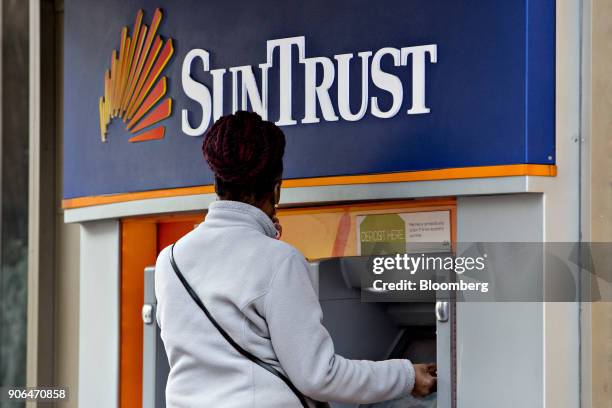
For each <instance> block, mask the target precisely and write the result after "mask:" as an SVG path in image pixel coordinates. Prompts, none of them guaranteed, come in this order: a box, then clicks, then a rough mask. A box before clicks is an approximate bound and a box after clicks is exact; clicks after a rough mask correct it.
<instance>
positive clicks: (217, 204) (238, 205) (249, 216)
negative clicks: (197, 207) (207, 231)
mask: <svg viewBox="0 0 612 408" xmlns="http://www.w3.org/2000/svg"><path fill="white" fill-rule="evenodd" d="M209 219H210V220H211V221H213V220H215V221H216V220H219V221H229V223H231V221H232V220H233V221H236V222H243V223H247V224H249V225H250V226H253V227H254V228H256V229H257V230H259V231H260V232H262V233H264V234H265V235H267V236H269V237H270V238H274V237H276V227H274V223H273V222H272V220H271V219H270V217H268V216H267V215H266V213H264V212H263V211H261V210H260V209H259V208H257V207H254V206H252V205H250V204H247V203H243V202H240V201H230V200H217V201H214V202H212V203H211V204H210V205H209V206H208V214H207V215H206V220H209Z"/></svg>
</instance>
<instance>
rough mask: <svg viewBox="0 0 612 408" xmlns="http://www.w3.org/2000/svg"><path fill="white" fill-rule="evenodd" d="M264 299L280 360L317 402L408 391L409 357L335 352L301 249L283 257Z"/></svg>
mask: <svg viewBox="0 0 612 408" xmlns="http://www.w3.org/2000/svg"><path fill="white" fill-rule="evenodd" d="M264 304H265V318H266V321H267V323H268V327H269V330H270V337H271V341H272V346H273V347H274V351H275V353H276V355H277V357H278V360H279V363H280V365H281V367H282V368H283V370H284V371H285V373H286V374H287V376H288V377H289V378H290V379H291V381H292V382H293V383H294V385H295V386H296V387H297V388H298V389H299V390H300V391H301V392H302V393H303V394H304V395H306V396H308V397H310V398H313V399H315V400H318V401H335V402H344V403H359V404H367V403H373V402H379V401H386V400H391V399H395V398H399V397H403V396H406V395H408V394H409V393H410V392H411V391H412V388H413V386H414V368H413V366H412V363H410V361H408V360H387V361H379V362H375V361H366V360H349V359H346V358H343V357H341V356H339V355H337V354H335V351H334V344H333V342H332V339H331V337H330V335H329V333H328V332H327V330H326V329H325V327H324V326H323V324H322V318H323V313H322V311H321V306H320V304H319V299H318V297H317V295H316V293H315V291H314V288H313V287H312V284H311V282H310V279H309V277H308V265H307V264H306V260H305V259H304V258H303V257H302V256H301V255H300V254H297V253H296V254H294V255H292V256H290V257H289V258H287V259H286V260H285V261H284V262H283V264H282V266H281V267H280V268H279V270H278V271H277V272H276V275H275V276H274V278H273V279H272V282H271V284H270V287H269V290H268V293H267V295H266V298H265V303H264ZM356 341H358V340H356Z"/></svg>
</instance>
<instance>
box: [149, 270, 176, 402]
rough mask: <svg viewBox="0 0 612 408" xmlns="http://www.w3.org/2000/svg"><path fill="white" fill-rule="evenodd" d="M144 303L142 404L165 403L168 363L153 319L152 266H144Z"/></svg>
mask: <svg viewBox="0 0 612 408" xmlns="http://www.w3.org/2000/svg"><path fill="white" fill-rule="evenodd" d="M144 275H145V279H144V283H145V290H144V305H143V309H142V318H143V323H144V328H143V352H142V354H143V356H142V357H143V359H142V407H143V408H164V407H165V406H166V382H167V380H168V373H169V372H170V367H169V365H168V359H167V357H166V351H165V350H164V344H163V343H162V340H161V336H160V330H159V326H158V325H157V321H156V320H155V311H156V308H157V299H156V298H155V268H154V267H152V266H151V267H148V268H145V274H144Z"/></svg>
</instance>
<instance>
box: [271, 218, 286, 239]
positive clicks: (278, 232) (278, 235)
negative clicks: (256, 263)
mask: <svg viewBox="0 0 612 408" xmlns="http://www.w3.org/2000/svg"><path fill="white" fill-rule="evenodd" d="M272 222H273V223H274V228H276V237H274V238H276V239H280V238H281V236H282V235H283V227H282V225H281V223H280V220H279V219H278V217H277V216H276V215H274V216H273V217H272Z"/></svg>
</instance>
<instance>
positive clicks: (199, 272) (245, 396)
mask: <svg viewBox="0 0 612 408" xmlns="http://www.w3.org/2000/svg"><path fill="white" fill-rule="evenodd" d="M275 234H276V230H275V228H274V225H273V223H272V221H271V220H270V218H269V217H268V216H267V215H265V214H264V213H263V212H262V211H261V210H259V209H258V208H255V207H253V206H250V205H248V204H244V203H240V202H234V201H216V202H214V203H212V204H211V205H210V208H209V212H208V214H207V216H206V220H205V222H203V223H202V224H200V225H199V226H197V227H196V228H195V229H194V230H193V231H192V232H190V233H189V234H187V235H185V236H184V237H183V238H181V239H180V240H179V241H178V243H177V244H176V247H175V249H174V256H175V259H176V263H177V265H178V267H179V268H180V269H181V272H182V273H183V275H184V276H185V278H186V279H187V281H188V282H189V283H190V285H191V286H192V287H193V289H194V290H195V291H196V292H197V293H198V295H199V296H200V298H201V299H202V301H203V302H204V304H205V305H206V306H207V308H208V309H209V310H210V312H211V313H212V315H213V316H214V317H215V319H216V320H217V321H218V322H219V323H220V324H221V326H222V327H223V328H224V329H225V330H226V331H227V332H228V333H229V334H230V335H231V336H232V337H233V338H234V340H235V341H236V342H237V343H238V344H240V345H241V346H242V347H243V348H245V349H246V350H248V351H250V352H251V353H253V354H254V355H256V356H257V357H259V358H261V359H262V360H264V361H266V362H268V363H270V364H272V365H273V366H275V367H276V368H277V369H278V370H280V371H281V372H283V373H284V374H285V375H287V376H288V377H289V378H290V379H291V381H292V382H293V383H294V384H295V386H296V387H297V388H298V389H299V390H300V391H302V393H303V394H305V395H306V396H308V397H310V398H312V399H315V400H319V401H337V402H346V403H372V402H378V401H383V400H390V399H395V398H398V397H402V396H405V395H407V394H409V393H410V392H411V390H412V388H413V386H414V368H413V367H412V364H411V363H410V362H409V361H408V360H388V361H380V362H373V361H360V360H348V359H345V358H343V357H341V356H339V355H337V354H335V352H334V344H333V342H332V339H331V338H330V336H329V333H328V332H327V330H326V329H325V327H323V325H322V324H321V320H322V312H321V307H320V305H319V301H318V298H317V295H316V293H315V290H314V288H313V286H312V282H311V281H310V278H309V274H308V264H307V263H306V260H305V259H304V257H303V255H302V254H301V253H300V252H299V251H298V250H296V249H295V248H294V247H292V246H291V245H288V244H287V243H284V242H282V241H278V240H276V239H274V236H275ZM169 250H170V248H165V249H164V250H163V251H162V252H161V253H160V255H159V257H158V258H157V264H156V270H155V294H156V296H157V322H158V323H159V325H160V327H161V337H162V339H163V342H164V346H165V348H166V353H167V355H168V359H169V362H170V375H169V377H168V384H167V387H166V400H167V406H168V407H206V408H208V407H214V408H291V407H300V406H301V405H300V403H299V401H298V400H297V398H296V397H295V396H294V394H293V393H292V392H291V390H290V389H289V388H288V387H287V386H286V385H285V384H284V383H283V382H282V381H281V380H280V379H279V378H277V377H276V376H274V375H272V374H271V373H269V372H268V371H266V370H265V369H263V368H261V367H259V366H257V365H255V364H254V363H253V362H251V361H250V360H248V359H246V358H245V357H243V356H242V355H241V354H239V353H238V352H237V351H235V350H234V349H233V348H232V346H230V345H229V344H228V343H227V341H226V340H225V339H224V338H223V337H222V336H221V335H220V334H219V333H218V332H217V331H216V329H215V328H214V326H213V325H212V324H211V323H210V321H209V320H208V319H207V318H206V316H205V315H204V313H202V311H201V310H200V309H199V308H198V306H197V305H196V304H195V303H194V301H193V300H192V299H191V298H190V297H189V294H188V293H187V292H186V290H185V288H184V287H183V286H182V285H181V283H180V281H179V280H178V278H177V276H176V275H175V274H174V271H173V270H172V268H171V266H170V258H169V253H170V251H169ZM355 341H359V339H355Z"/></svg>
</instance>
